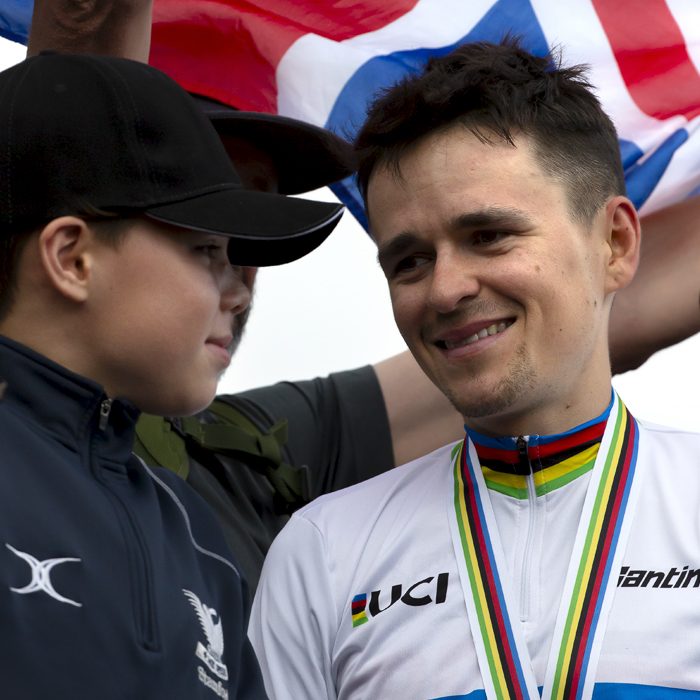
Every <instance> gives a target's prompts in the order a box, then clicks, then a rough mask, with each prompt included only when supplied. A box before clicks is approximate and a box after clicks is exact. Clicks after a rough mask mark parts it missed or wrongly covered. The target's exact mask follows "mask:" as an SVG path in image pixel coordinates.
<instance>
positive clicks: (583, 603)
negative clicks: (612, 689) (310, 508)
mask: <svg viewBox="0 0 700 700" xmlns="http://www.w3.org/2000/svg"><path fill="white" fill-rule="evenodd" d="M638 443H639V426H638V425H637V422H636V421H635V419H634V418H633V417H632V415H631V414H630V412H629V411H628V410H627V407H626V406H625V405H624V404H623V403H622V401H620V399H619V398H618V397H617V396H615V402H614V405H613V407H612V411H611V414H610V417H609V419H608V423H607V427H606V430H605V434H604V435H603V440H602V442H601V445H600V449H599V451H598V456H597V458H596V461H595V465H594V467H593V470H592V472H591V480H590V483H589V486H588V491H587V493H586V498H585V502H584V506H583V512H582V514H581V520H580V521H579V526H578V530H577V533H576V540H575V542H574V548H573V552H572V555H571V560H570V563H569V568H568V572H567V576H566V582H565V584H564V591H563V594H562V599H561V604H560V607H559V612H558V616H557V621H556V624H555V628H554V638H553V642H552V648H551V651H550V656H549V660H548V664H547V671H546V675H545V682H544V688H543V693H542V698H543V699H544V700H550V699H551V700H564V699H566V700H583V699H586V700H588V699H589V698H590V697H591V695H592V693H593V685H594V682H595V671H596V668H597V665H598V659H599V656H600V649H601V646H602V642H603V637H604V634H605V628H606V626H607V619H608V614H609V612H610V608H611V606H612V599H613V596H614V593H615V588H616V582H617V581H616V579H615V578H614V577H611V572H612V571H614V570H617V568H619V565H620V561H621V558H622V555H623V554H624V551H625V548H626V546H627V540H628V538H629V532H630V529H631V522H632V518H633V516H634V510H635V506H636V502H637V496H638V493H639V482H640V479H639V474H638V472H639V469H638V465H637V453H638ZM452 457H453V460H454V470H453V474H454V480H453V487H454V489H453V495H454V518H452V522H451V525H452V528H453V541H454V543H455V552H456V554H457V560H458V566H459V568H460V577H461V580H462V588H463V591H464V595H465V601H466V604H467V611H468V614H469V622H470V626H471V630H472V636H473V638H474V643H475V645H476V651H477V657H478V660H479V667H480V669H481V675H482V678H483V681H484V687H485V690H486V697H487V698H488V700H506V699H511V698H512V699H513V700H521V699H522V700H525V699H529V700H538V699H539V698H540V694H539V692H538V688H537V683H536V681H535V677H534V673H533V671H532V665H531V662H530V656H529V652H528V649H527V645H526V643H525V637H524V634H523V632H522V628H521V624H520V620H519V617H518V613H517V608H516V605H515V599H514V595H513V591H512V586H511V581H510V576H509V574H508V569H507V567H506V564H505V557H504V554H503V547H502V545H501V541H500V537H499V534H498V528H497V525H496V521H495V517H494V514H493V509H492V507H491V500H490V496H489V492H488V487H487V486H486V482H485V481H484V477H483V474H482V471H481V467H480V465H479V461H478V457H477V454H476V450H475V448H474V446H473V444H471V442H470V440H469V438H468V437H465V439H464V441H463V442H462V443H461V444H460V445H458V446H456V447H455V450H454V451H453V454H452ZM635 476H636V477H637V478H635Z"/></svg>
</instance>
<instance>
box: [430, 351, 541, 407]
mask: <svg viewBox="0 0 700 700" xmlns="http://www.w3.org/2000/svg"><path fill="white" fill-rule="evenodd" d="M536 383H537V370H536V369H535V367H533V365H532V362H531V359H530V355H529V353H528V351H527V349H526V348H525V346H524V345H521V346H520V347H518V349H517V351H516V353H515V359H514V360H513V362H512V364H511V366H510V371H509V372H508V374H507V375H506V376H505V377H503V378H502V379H501V380H500V381H499V382H498V383H497V384H496V386H495V387H493V389H491V390H489V391H488V392H487V393H486V394H481V395H480V396H479V398H478V399H476V400H470V397H468V396H467V397H464V396H457V395H456V394H455V393H454V392H453V391H451V389H450V387H449V386H445V387H443V393H444V394H445V396H447V398H448V399H449V400H450V403H451V404H452V405H453V406H454V407H455V408H456V409H457V411H458V412H459V413H460V414H461V415H462V416H464V418H486V417H488V416H494V415H498V414H499V413H503V412H504V411H507V410H508V409H509V408H510V407H511V406H512V405H513V404H514V403H515V402H516V401H518V399H520V397H522V396H523V395H525V394H527V393H528V392H529V391H531V390H532V389H533V388H534V387H535V385H536Z"/></svg>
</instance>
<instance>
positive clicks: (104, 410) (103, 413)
mask: <svg viewBox="0 0 700 700" xmlns="http://www.w3.org/2000/svg"><path fill="white" fill-rule="evenodd" d="M112 401H113V399H105V400H104V401H103V402H102V403H101V404H100V423H99V428H100V430H102V431H105V430H107V421H108V420H109V413H110V411H111V410H112Z"/></svg>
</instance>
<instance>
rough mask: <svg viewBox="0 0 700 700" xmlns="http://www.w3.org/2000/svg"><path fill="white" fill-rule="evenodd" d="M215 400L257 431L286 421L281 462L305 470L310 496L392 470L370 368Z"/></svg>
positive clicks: (387, 436) (381, 408) (378, 392)
mask: <svg viewBox="0 0 700 700" xmlns="http://www.w3.org/2000/svg"><path fill="white" fill-rule="evenodd" d="M218 398H219V399H222V400H224V401H226V402H228V403H230V404H232V405H233V406H235V407H236V408H237V409H238V410H239V411H241V412H242V413H243V414H244V415H245V416H246V417H247V418H249V420H251V421H252V422H253V423H255V425H257V426H258V428H260V429H261V430H267V429H269V428H270V427H271V426H272V425H274V424H275V423H276V422H277V421H279V420H280V419H282V418H286V419H287V421H288V425H289V438H288V441H287V445H286V447H285V449H284V450H283V454H284V459H285V460H286V461H287V462H289V464H291V465H292V466H301V465H302V464H306V465H308V467H309V468H310V469H311V473H312V479H313V494H312V495H313V496H314V497H316V496H320V495H321V494H323V493H329V492H330V491H336V490H338V489H341V488H344V487H346V486H350V485H352V484H355V483H357V482H359V481H363V480H365V479H369V478H370V477H372V476H376V475H377V474H381V473H382V472H385V471H387V470H389V469H391V468H392V467H393V466H394V453H393V448H392V444H391V433H390V431H389V419H388V417H387V413H386V407H385V405H384V397H383V396H382V392H381V389H380V387H379V381H378V380H377V375H376V374H375V372H374V369H373V368H372V367H369V366H368V367H362V368H360V369H356V370H351V371H349V372H339V373H337V374H331V375H330V376H329V377H327V378H322V379H311V380H308V381H302V382H281V383H280V384H275V385H274V386H270V387H265V388H262V389H253V390H251V391H245V392H243V393H240V394H234V395H228V396H219V397H218Z"/></svg>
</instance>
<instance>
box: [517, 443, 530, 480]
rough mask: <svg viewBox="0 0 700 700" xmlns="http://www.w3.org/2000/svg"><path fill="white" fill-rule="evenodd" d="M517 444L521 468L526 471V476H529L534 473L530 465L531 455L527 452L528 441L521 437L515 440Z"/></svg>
mask: <svg viewBox="0 0 700 700" xmlns="http://www.w3.org/2000/svg"><path fill="white" fill-rule="evenodd" d="M515 444H516V445H517V447H518V453H519V454H520V466H521V467H523V468H524V469H525V470H526V471H525V472H524V473H525V474H529V473H530V472H531V471H532V465H531V464H530V455H529V454H528V452H527V440H526V439H525V438H524V437H523V436H522V435H521V436H520V437H518V438H517V439H516V440H515Z"/></svg>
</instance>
